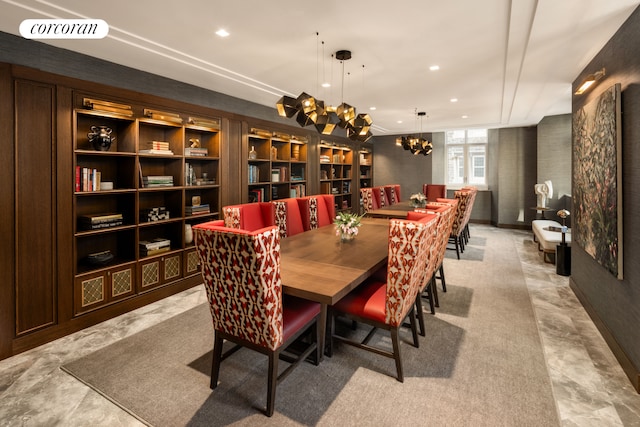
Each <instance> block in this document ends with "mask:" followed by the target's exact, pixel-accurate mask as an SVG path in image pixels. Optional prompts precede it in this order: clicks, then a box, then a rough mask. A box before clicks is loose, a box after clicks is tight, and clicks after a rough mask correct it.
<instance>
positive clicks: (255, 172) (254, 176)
mask: <svg viewBox="0 0 640 427" xmlns="http://www.w3.org/2000/svg"><path fill="white" fill-rule="evenodd" d="M257 182H260V169H258V166H256V165H249V184H255V183H257Z"/></svg>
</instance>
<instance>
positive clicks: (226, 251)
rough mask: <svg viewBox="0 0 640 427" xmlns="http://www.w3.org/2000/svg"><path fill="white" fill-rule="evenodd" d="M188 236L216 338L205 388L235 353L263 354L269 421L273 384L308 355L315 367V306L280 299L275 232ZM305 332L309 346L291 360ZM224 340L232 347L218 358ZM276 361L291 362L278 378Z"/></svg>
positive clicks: (211, 229)
mask: <svg viewBox="0 0 640 427" xmlns="http://www.w3.org/2000/svg"><path fill="white" fill-rule="evenodd" d="M193 230H194V234H195V244H196V247H197V251H198V255H199V258H200V264H201V266H202V277H203V279H204V286H205V289H206V291H207V297H208V300H209V305H210V311H211V317H212V319H213V328H214V335H215V342H214V347H213V363H212V365H211V384H210V387H211V388H212V389H215V388H216V387H217V385H218V377H219V374H220V364H221V362H222V361H223V360H225V359H226V358H227V357H228V356H230V355H231V354H232V353H234V352H235V351H236V350H238V349H239V348H240V347H247V348H250V349H252V350H255V351H257V352H260V353H262V354H266V355H267V356H268V358H269V372H268V381H267V406H266V410H265V413H266V415H267V416H271V415H273V411H274V406H275V397H276V386H277V384H278V383H279V382H280V381H281V380H282V379H284V378H285V377H286V376H287V375H288V374H289V373H290V372H291V371H292V370H293V368H295V367H296V366H297V365H298V364H299V362H300V361H302V360H305V359H306V358H307V357H309V356H310V355H311V354H312V353H315V354H314V361H315V364H316V365H317V364H318V362H319V361H320V349H319V348H318V344H317V343H318V342H319V341H320V340H319V335H318V333H319V328H318V318H319V315H320V304H318V303H316V302H312V301H308V300H305V299H301V298H296V297H292V296H283V294H282V283H281V278H280V235H279V232H278V228H277V227H275V226H271V227H267V228H263V229H260V230H256V231H246V230H239V229H232V228H227V227H220V226H215V225H212V224H207V223H205V224H199V225H196V226H194V227H193ZM309 331H310V335H311V337H312V338H311V343H310V344H308V345H307V346H306V349H305V350H304V351H302V352H301V353H297V354H299V355H298V356H296V357H295V358H293V359H292V356H295V354H289V352H286V349H287V348H288V347H289V346H290V345H291V344H292V343H293V342H294V341H296V340H297V339H298V338H299V337H301V336H303V334H304V335H306V332H309ZM224 340H227V341H230V342H232V343H233V344H235V345H234V346H233V348H230V349H228V350H226V351H225V352H223V341H224ZM285 352H286V353H285ZM280 358H283V359H285V360H288V361H292V362H291V364H290V365H289V366H287V368H286V369H285V370H284V371H283V372H282V373H281V374H280V375H278V360H279V359H280Z"/></svg>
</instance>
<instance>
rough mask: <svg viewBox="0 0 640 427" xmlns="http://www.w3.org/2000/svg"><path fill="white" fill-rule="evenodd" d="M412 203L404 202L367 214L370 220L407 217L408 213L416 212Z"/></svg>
mask: <svg viewBox="0 0 640 427" xmlns="http://www.w3.org/2000/svg"><path fill="white" fill-rule="evenodd" d="M414 209H415V208H414V207H413V206H412V205H411V202H409V201H404V202H400V203H395V204H393V205H389V206H385V207H383V208H380V209H373V210H371V211H369V212H367V213H366V216H367V217H368V218H400V219H404V218H406V217H407V212H409V211H412V210H414Z"/></svg>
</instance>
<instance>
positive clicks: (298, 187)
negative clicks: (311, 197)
mask: <svg viewBox="0 0 640 427" xmlns="http://www.w3.org/2000/svg"><path fill="white" fill-rule="evenodd" d="M305 193H306V189H305V185H304V184H295V185H292V186H291V188H290V189H289V197H304V196H305V195H306V194H305Z"/></svg>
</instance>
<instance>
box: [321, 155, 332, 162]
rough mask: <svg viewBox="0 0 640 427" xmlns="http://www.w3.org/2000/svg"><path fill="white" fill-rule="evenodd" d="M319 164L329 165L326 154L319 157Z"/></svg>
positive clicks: (329, 160)
mask: <svg viewBox="0 0 640 427" xmlns="http://www.w3.org/2000/svg"><path fill="white" fill-rule="evenodd" d="M320 163H331V157H330V156H328V155H326V154H322V155H321V156H320Z"/></svg>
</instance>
